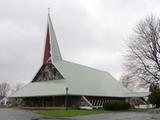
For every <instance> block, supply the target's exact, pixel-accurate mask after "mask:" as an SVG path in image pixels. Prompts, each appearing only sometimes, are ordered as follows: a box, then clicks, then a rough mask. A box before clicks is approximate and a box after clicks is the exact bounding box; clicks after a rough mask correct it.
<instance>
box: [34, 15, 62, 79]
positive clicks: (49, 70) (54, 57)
mask: <svg viewBox="0 0 160 120" xmlns="http://www.w3.org/2000/svg"><path fill="white" fill-rule="evenodd" d="M59 61H62V57H61V53H60V50H59V46H58V42H57V39H56V35H55V32H54V29H53V25H52V21H51V18H50V14H49V13H48V19H47V33H46V43H45V49H44V57H43V65H42V67H41V68H40V70H39V72H38V73H37V74H36V76H35V77H34V79H33V80H32V82H36V81H48V80H59V79H63V76H62V74H61V73H60V72H59V71H58V70H57V68H56V67H55V66H54V63H55V62H59Z"/></svg>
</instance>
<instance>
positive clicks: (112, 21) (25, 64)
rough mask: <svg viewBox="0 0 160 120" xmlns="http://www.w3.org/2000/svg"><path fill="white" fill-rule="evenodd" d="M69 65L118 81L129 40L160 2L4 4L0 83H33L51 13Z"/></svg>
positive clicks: (13, 0)
mask: <svg viewBox="0 0 160 120" xmlns="http://www.w3.org/2000/svg"><path fill="white" fill-rule="evenodd" d="M48 7H50V8H51V12H50V13H51V18H52V21H53V25H54V29H55V32H56V36H57V40H58V43H59V47H60V51H61V54H62V57H63V58H64V59H65V60H68V61H72V62H75V63H79V64H83V65H87V66H90V67H94V68H97V69H101V70H105V71H108V72H110V73H111V74H112V75H113V76H114V77H116V78H117V79H119V77H120V75H121V73H122V72H123V62H124V58H123V55H124V54H125V50H126V43H127V38H128V37H129V35H131V34H132V31H133V29H134V28H135V25H136V24H137V23H138V22H139V21H140V20H142V19H143V18H144V17H145V16H147V15H150V14H154V15H157V16H158V15H160V1H159V0H1V1H0V82H2V81H6V82H9V83H10V84H13V85H15V84H16V83H18V82H21V83H24V84H25V83H28V82H29V81H31V80H32V78H33V77H34V75H35V74H36V72H37V71H38V69H39V68H40V67H41V65H42V59H43V51H44V43H45V33H46V23H47V8H48Z"/></svg>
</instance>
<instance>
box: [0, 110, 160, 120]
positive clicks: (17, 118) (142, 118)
mask: <svg viewBox="0 0 160 120" xmlns="http://www.w3.org/2000/svg"><path fill="white" fill-rule="evenodd" d="M0 120H160V114H159V113H150V112H114V113H105V114H98V115H89V116H78V117H69V118H46V117H43V116H40V115H38V114H36V111H31V110H22V109H15V108H0Z"/></svg>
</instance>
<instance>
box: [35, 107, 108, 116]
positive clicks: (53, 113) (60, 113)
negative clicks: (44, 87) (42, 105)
mask: <svg viewBox="0 0 160 120" xmlns="http://www.w3.org/2000/svg"><path fill="white" fill-rule="evenodd" d="M105 112H106V111H104V110H99V109H98V110H78V109H69V110H68V111H66V110H65V109H62V110H43V111H39V112H38V114H41V115H44V116H52V117H71V116H80V115H91V114H100V113H105Z"/></svg>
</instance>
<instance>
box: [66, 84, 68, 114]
mask: <svg viewBox="0 0 160 120" xmlns="http://www.w3.org/2000/svg"><path fill="white" fill-rule="evenodd" d="M67 103H68V87H66V99H65V107H66V111H67V110H68V106H67Z"/></svg>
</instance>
